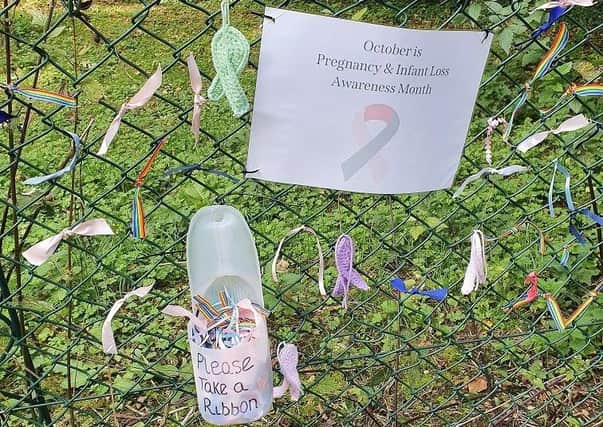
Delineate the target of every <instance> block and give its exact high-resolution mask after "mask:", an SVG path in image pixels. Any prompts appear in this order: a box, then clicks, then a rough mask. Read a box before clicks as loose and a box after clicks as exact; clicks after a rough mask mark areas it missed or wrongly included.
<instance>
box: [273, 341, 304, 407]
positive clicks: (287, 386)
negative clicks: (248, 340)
mask: <svg viewBox="0 0 603 427" xmlns="http://www.w3.org/2000/svg"><path fill="white" fill-rule="evenodd" d="M276 351H277V353H276V354H277V358H278V364H279V370H280V371H281V374H282V375H283V383H282V384H281V385H279V386H277V387H274V389H273V390H272V397H274V398H279V397H282V396H283V395H284V394H285V393H286V392H287V390H288V391H289V393H290V394H291V400H293V401H296V402H297V401H298V400H299V398H300V396H301V395H302V394H303V390H302V384H301V381H300V379H299V373H298V372H297V363H298V361H299V355H298V352H297V347H296V346H295V344H287V343H284V342H282V343H280V344H279V345H278V349H277V350H276Z"/></svg>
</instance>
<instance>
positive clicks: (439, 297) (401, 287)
mask: <svg viewBox="0 0 603 427" xmlns="http://www.w3.org/2000/svg"><path fill="white" fill-rule="evenodd" d="M391 285H392V287H393V288H394V289H396V290H397V291H399V292H402V293H403V294H409V295H422V296H424V297H428V298H433V299H435V300H436V301H444V299H445V298H446V296H447V295H448V289H447V288H439V289H428V290H422V289H419V288H417V287H416V286H415V287H414V288H411V289H407V288H406V283H404V280H402V279H400V278H399V277H396V278H394V279H393V280H392V281H391Z"/></svg>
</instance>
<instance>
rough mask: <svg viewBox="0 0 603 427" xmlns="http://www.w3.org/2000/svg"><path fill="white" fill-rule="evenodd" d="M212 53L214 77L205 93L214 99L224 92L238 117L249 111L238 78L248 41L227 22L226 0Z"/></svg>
mask: <svg viewBox="0 0 603 427" xmlns="http://www.w3.org/2000/svg"><path fill="white" fill-rule="evenodd" d="M211 54H212V60H213V63H214V68H215V70H216V77H215V78H214V80H213V81H212V82H211V86H210V87H209V90H208V91H207V96H208V98H209V99H210V100H211V101H217V100H219V99H220V98H222V97H223V96H224V95H226V99H227V100H228V103H229V104H230V108H231V109H232V111H233V113H234V115H235V116H236V117H240V116H242V115H243V114H245V113H246V112H247V111H249V101H248V100H247V95H245V92H244V91H243V88H242V87H241V84H240V83H239V78H238V75H239V74H241V72H242V71H243V68H245V65H247V60H248V58H249V42H248V41H247V39H246V38H245V36H244V35H243V34H242V33H241V32H240V31H239V30H237V29H236V28H234V27H233V26H231V25H230V16H229V3H228V0H223V1H222V28H220V29H219V30H218V31H217V32H216V35H215V36H214V38H213V39H212V41H211Z"/></svg>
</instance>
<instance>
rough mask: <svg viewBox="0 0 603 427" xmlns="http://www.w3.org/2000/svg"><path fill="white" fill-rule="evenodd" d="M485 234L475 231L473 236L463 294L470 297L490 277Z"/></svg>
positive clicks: (462, 289)
mask: <svg viewBox="0 0 603 427" xmlns="http://www.w3.org/2000/svg"><path fill="white" fill-rule="evenodd" d="M485 246H486V245H485V238H484V233H482V232H481V231H479V230H474V231H473V234H472V235H471V257H470V258H469V264H468V265H467V271H466V272H465V280H464V281H463V287H462V288H461V293H462V294H463V295H469V294H470V293H471V292H473V291H474V290H476V289H477V287H478V285H480V284H484V283H486V278H487V276H488V264H487V262H486V248H485Z"/></svg>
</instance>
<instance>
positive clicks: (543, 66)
mask: <svg viewBox="0 0 603 427" xmlns="http://www.w3.org/2000/svg"><path fill="white" fill-rule="evenodd" d="M568 40H569V31H568V30H567V25H565V23H563V22H562V23H561V24H559V32H558V33H557V36H556V37H555V40H553V43H552V44H551V47H550V48H549V50H548V51H547V53H546V54H545V55H544V56H543V57H542V59H541V60H540V62H539V63H538V65H537V66H536V69H535V70H534V75H533V76H532V78H531V79H530V80H529V81H528V82H526V83H525V85H524V89H523V92H522V93H521V95H520V96H519V99H518V100H517V102H516V103H515V107H513V112H512V113H511V118H510V119H509V125H508V126H507V128H506V129H505V133H504V135H503V139H504V140H505V141H507V140H508V139H509V136H510V135H511V129H513V121H514V120H515V115H516V114H517V112H518V111H519V109H520V108H521V107H522V106H523V105H524V104H525V103H526V101H527V100H528V97H529V95H530V91H531V90H532V85H533V84H534V83H535V82H536V81H537V80H538V79H540V78H542V77H543V76H544V75H545V74H546V73H548V72H549V70H550V69H551V65H552V64H553V61H554V60H555V58H556V57H557V56H558V55H559V53H560V52H561V51H562V50H563V48H565V46H566V45H567V42H568Z"/></svg>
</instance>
